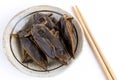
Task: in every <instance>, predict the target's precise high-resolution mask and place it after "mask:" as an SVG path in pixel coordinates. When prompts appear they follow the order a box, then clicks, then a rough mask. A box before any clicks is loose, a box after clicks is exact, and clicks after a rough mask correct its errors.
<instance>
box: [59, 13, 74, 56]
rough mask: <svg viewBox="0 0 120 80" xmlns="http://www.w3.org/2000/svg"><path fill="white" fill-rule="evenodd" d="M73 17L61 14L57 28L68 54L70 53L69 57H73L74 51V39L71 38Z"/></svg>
mask: <svg viewBox="0 0 120 80" xmlns="http://www.w3.org/2000/svg"><path fill="white" fill-rule="evenodd" d="M72 19H73V18H72V17H68V16H67V15H63V16H62V17H61V18H60V20H59V23H58V25H59V30H60V34H61V37H62V39H63V42H64V44H65V46H66V48H67V50H68V52H69V54H70V55H71V57H73V58H74V57H75V54H74V53H75V52H74V48H75V47H74V46H75V41H74V38H73V34H74V32H73V28H74V25H73V23H72V22H71V20H72Z"/></svg>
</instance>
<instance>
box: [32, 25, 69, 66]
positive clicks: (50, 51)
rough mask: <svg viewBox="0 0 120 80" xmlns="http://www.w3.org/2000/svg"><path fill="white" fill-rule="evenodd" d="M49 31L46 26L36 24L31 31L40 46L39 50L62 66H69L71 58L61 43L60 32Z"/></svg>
mask: <svg viewBox="0 0 120 80" xmlns="http://www.w3.org/2000/svg"><path fill="white" fill-rule="evenodd" d="M53 33H54V30H51V31H50V30H49V29H48V28H47V27H46V26H45V25H44V24H36V25H34V26H33V28H32V29H31V34H32V36H33V38H34V40H35V41H36V43H37V44H38V45H39V48H40V49H41V50H42V51H43V52H44V53H45V54H46V55H47V56H49V57H50V58H52V59H56V60H58V61H59V62H60V63H62V64H68V62H69V59H70V56H69V54H68V52H67V51H66V50H65V48H64V47H63V46H62V44H61V43H60V41H59V39H57V37H58V32H55V34H53Z"/></svg>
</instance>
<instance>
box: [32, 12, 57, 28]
mask: <svg viewBox="0 0 120 80" xmlns="http://www.w3.org/2000/svg"><path fill="white" fill-rule="evenodd" d="M50 16H52V14H51V13H49V14H42V13H40V14H39V13H36V14H34V16H33V19H34V24H46V26H47V27H48V28H49V29H53V28H55V26H56V25H55V23H54V22H53V21H55V19H54V18H51V17H50Z"/></svg>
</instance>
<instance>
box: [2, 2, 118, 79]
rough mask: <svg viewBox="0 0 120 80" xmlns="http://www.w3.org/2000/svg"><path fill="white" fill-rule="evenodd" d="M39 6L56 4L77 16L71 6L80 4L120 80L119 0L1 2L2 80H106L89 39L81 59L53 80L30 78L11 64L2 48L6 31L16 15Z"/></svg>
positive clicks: (85, 42)
mask: <svg viewBox="0 0 120 80" xmlns="http://www.w3.org/2000/svg"><path fill="white" fill-rule="evenodd" d="M36 5H53V6H56V7H59V8H62V9H63V10H66V11H68V12H69V13H71V14H72V15H73V16H74V14H73V12H72V10H71V7H72V6H73V5H78V6H79V8H80V9H81V11H82V13H83V15H84V17H85V19H86V21H87V23H88V25H89V27H90V29H91V31H92V32H93V34H94V36H95V38H96V40H97V42H98V43H99V45H100V47H101V49H102V50H103V52H104V55H105V57H106V58H107V60H108V62H109V63H110V65H111V67H112V69H113V70H114V73H115V74H116V76H117V80H120V28H119V27H120V2H119V0H0V80H61V79H62V80H63V79H64V80H106V77H105V75H104V73H103V71H102V69H101V68H100V66H99V64H98V62H97V60H96V58H95V57H94V55H93V52H92V51H91V48H90V47H89V45H88V43H87V41H86V39H85V37H84V45H83V50H82V52H81V54H80V57H79V58H78V59H77V60H76V61H75V62H74V63H73V64H72V66H70V67H69V68H68V69H67V70H66V71H64V72H62V73H61V74H58V75H56V76H53V77H48V78H41V77H32V76H28V75H26V74H24V73H22V72H20V71H19V70H17V69H16V68H15V67H14V66H13V65H12V64H11V63H10V62H9V61H8V59H7V57H6V56H5V53H4V52H3V49H2V47H3V46H2V45H3V43H2V39H3V31H4V29H5V27H6V25H7V23H8V22H9V21H10V19H11V18H12V17H13V16H14V15H16V14H17V13H19V12H20V11H22V10H24V9H27V8H29V7H32V6H36Z"/></svg>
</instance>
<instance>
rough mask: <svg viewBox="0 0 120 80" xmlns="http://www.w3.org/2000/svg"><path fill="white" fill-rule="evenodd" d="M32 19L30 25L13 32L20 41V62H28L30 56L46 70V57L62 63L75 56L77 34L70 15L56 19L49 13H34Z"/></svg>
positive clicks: (65, 63) (66, 62)
mask: <svg viewBox="0 0 120 80" xmlns="http://www.w3.org/2000/svg"><path fill="white" fill-rule="evenodd" d="M32 19H33V21H32V25H31V26H29V27H28V28H26V29H23V30H20V31H19V32H18V33H17V34H13V36H17V37H18V39H19V41H20V46H21V48H22V53H21V54H22V58H21V59H22V63H28V62H29V61H28V58H27V57H30V59H32V61H34V62H35V63H36V64H37V65H39V66H40V67H41V68H42V69H44V70H47V67H48V57H49V58H51V59H52V60H56V61H57V62H59V63H60V64H63V65H67V64H68V63H69V62H70V60H71V58H75V48H76V45H77V44H76V42H77V39H76V35H77V34H76V32H75V25H74V24H73V22H72V20H73V18H72V17H69V16H67V15H66V14H64V15H62V16H61V17H60V18H59V20H58V21H57V20H56V18H55V17H53V14H51V13H47V14H45V13H44V14H43V13H35V14H34V15H33V16H32Z"/></svg>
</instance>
